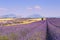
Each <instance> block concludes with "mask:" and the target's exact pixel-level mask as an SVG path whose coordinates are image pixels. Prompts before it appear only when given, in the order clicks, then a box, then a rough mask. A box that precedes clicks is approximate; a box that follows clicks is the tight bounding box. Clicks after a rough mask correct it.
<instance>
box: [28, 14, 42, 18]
mask: <svg viewBox="0 0 60 40" xmlns="http://www.w3.org/2000/svg"><path fill="white" fill-rule="evenodd" d="M28 18H42V16H41V15H40V14H33V15H30V16H28Z"/></svg>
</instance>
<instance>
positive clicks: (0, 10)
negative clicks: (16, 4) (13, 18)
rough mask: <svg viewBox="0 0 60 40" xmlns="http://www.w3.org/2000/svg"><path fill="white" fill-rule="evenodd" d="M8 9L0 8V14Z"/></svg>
mask: <svg viewBox="0 0 60 40" xmlns="http://www.w3.org/2000/svg"><path fill="white" fill-rule="evenodd" d="M7 11H8V9H7V8H0V14H3V13H6V12H7Z"/></svg>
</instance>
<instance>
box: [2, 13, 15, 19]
mask: <svg viewBox="0 0 60 40" xmlns="http://www.w3.org/2000/svg"><path fill="white" fill-rule="evenodd" d="M2 18H16V15H15V14H7V15H3V16H2Z"/></svg>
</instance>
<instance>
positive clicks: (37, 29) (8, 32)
mask: <svg viewBox="0 0 60 40" xmlns="http://www.w3.org/2000/svg"><path fill="white" fill-rule="evenodd" d="M45 39H46V21H45V20H44V21H37V22H32V23H29V24H20V25H13V26H0V40H45Z"/></svg>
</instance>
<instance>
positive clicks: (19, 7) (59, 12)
mask: <svg viewBox="0 0 60 40" xmlns="http://www.w3.org/2000/svg"><path fill="white" fill-rule="evenodd" d="M7 14H15V15H17V16H23V17H26V16H29V15H33V14H39V15H41V16H45V17H60V0H0V16H2V15H7Z"/></svg>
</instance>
